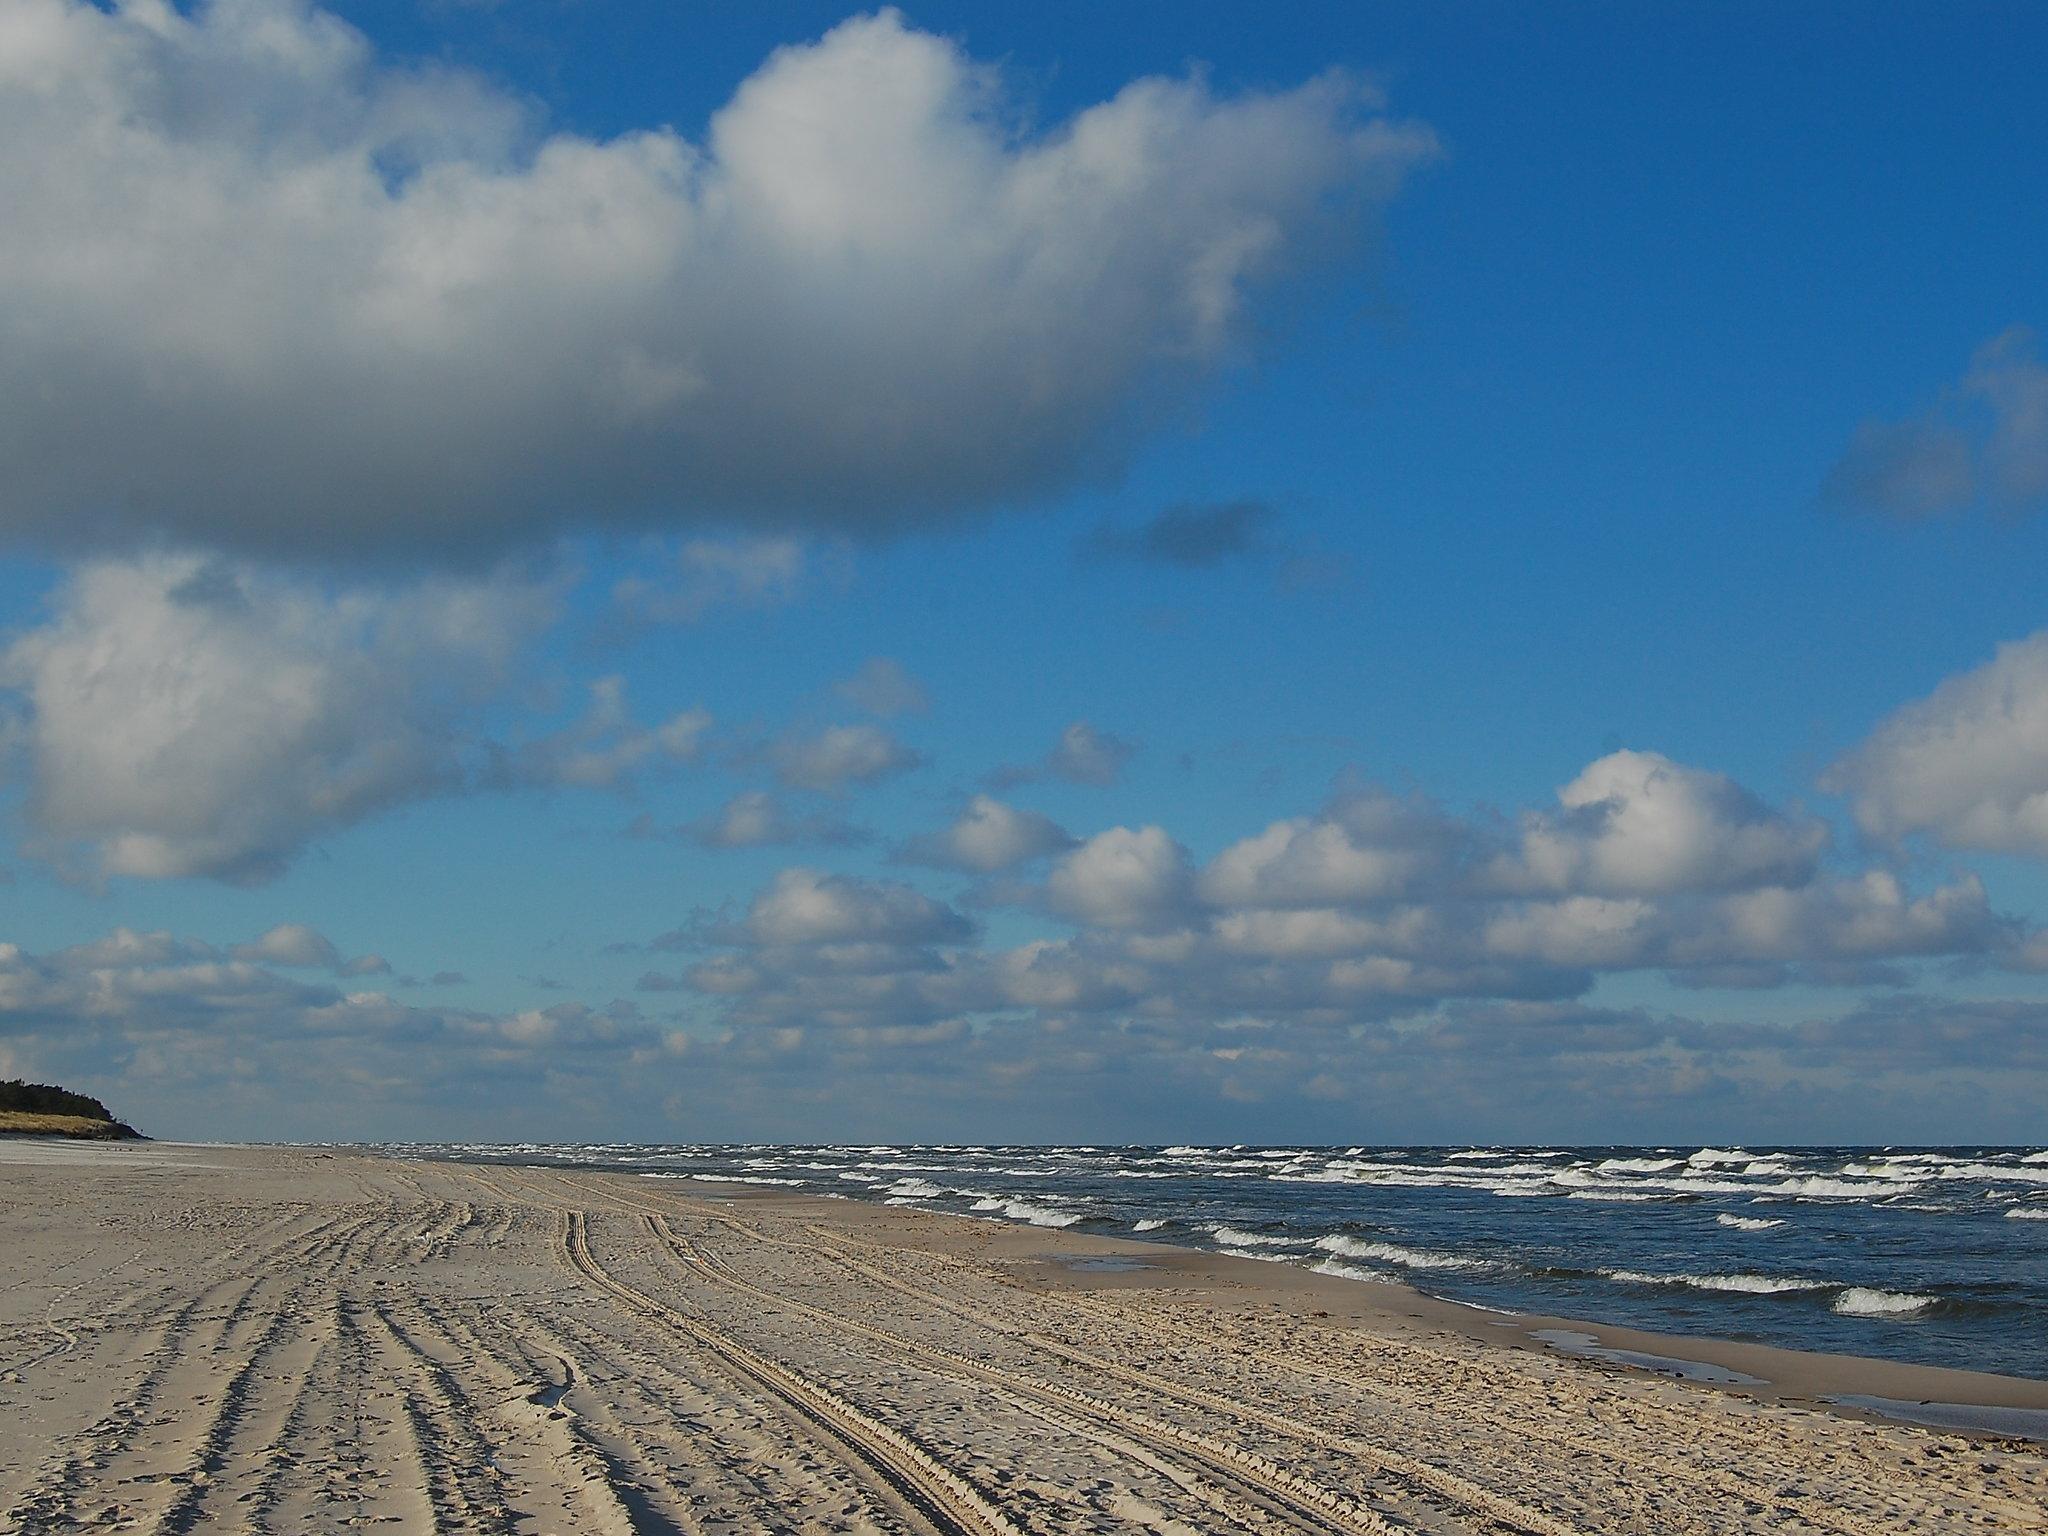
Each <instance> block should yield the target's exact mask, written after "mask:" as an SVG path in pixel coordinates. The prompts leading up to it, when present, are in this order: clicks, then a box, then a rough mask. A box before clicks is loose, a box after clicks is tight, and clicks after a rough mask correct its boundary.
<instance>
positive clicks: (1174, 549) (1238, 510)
mask: <svg viewBox="0 0 2048 1536" xmlns="http://www.w3.org/2000/svg"><path fill="white" fill-rule="evenodd" d="M1273 521H1274V513H1273V509H1272V508H1271V507H1270V506H1268V505H1267V504H1266V503H1265V502H1263V501H1254V500H1251V499H1248V498H1247V499H1241V500H1238V501H1222V502H1214V503H1210V504H1207V505H1195V504H1192V503H1181V504H1179V505H1176V506H1171V507H1167V508H1166V509H1164V510H1163V511H1161V512H1159V513H1157V514H1156V515H1155V516H1153V517H1152V518H1150V519H1149V520H1148V521H1146V522H1143V523H1140V524H1138V525H1137V526H1136V527H1134V528H1119V527H1115V526H1112V525H1108V524H1105V525H1104V526H1102V527H1100V528H1098V529H1096V530H1095V532H1094V533H1092V534H1090V535H1089V536H1088V537H1087V538H1086V539H1085V540H1083V541H1082V544H1081V553H1082V554H1083V555H1084V556H1087V557H1089V558H1091V559H1097V560H1134V561H1138V562H1140V563H1142V564H1146V565H1166V566H1183V567H1199V566H1211V565H1222V564H1224V563H1225V562H1227V561H1230V560H1241V559H1244V558H1245V557H1247V556H1250V555H1256V554H1260V553H1263V552H1264V551H1265V550H1266V548H1267V539H1268V537H1269V534H1270V532H1271V528H1272V524H1273Z"/></svg>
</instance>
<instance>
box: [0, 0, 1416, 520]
mask: <svg viewBox="0 0 2048 1536" xmlns="http://www.w3.org/2000/svg"><path fill="white" fill-rule="evenodd" d="M1377 111H1378V104H1377V102H1376V101H1375V100H1374V98H1373V96H1372V94H1371V92H1369V91H1368V90H1366V89H1365V88H1363V87H1362V86H1361V85H1360V84H1359V83H1358V82H1356V81H1352V80H1349V79H1345V78H1340V77H1336V76H1327V77H1322V78H1318V79H1316V80H1313V81H1311V82H1309V83H1307V84H1305V85H1302V86H1299V87H1296V88H1294V89H1291V90H1282V91H1277V92H1272V93H1249V94H1244V95H1237V96H1224V95H1220V94H1218V93H1217V92H1216V91H1214V90H1212V89H1211V88H1210V87H1209V86H1208V85H1207V84H1205V83H1204V82H1203V80H1202V79H1201V78H1200V77H1199V76H1192V77H1189V78H1184V79H1143V80H1138V81H1135V82H1133V83H1132V84H1130V85H1128V86H1126V87H1125V88H1124V89H1123V90H1121V91H1119V92H1118V93H1117V94H1116V95H1115V96H1114V97H1113V98H1112V99H1110V100H1108V101H1105V102H1103V103H1100V104H1099V105H1096V106H1094V107H1091V108H1089V109H1087V110H1085V111H1083V112H1081V113H1079V114H1078V115H1076V116H1074V117H1073V118H1071V119H1069V120H1067V121H1064V122H1058V123H1054V124H1052V125H1050V126H1049V127H1047V128H1046V129H1045V130H1044V131H1041V132H1032V133H1027V132H1021V131H1020V130H1019V128H1018V124H1019V122H1020V121H1021V120H1022V118H1023V115H1024V114H1023V111H1022V110H1021V109H1020V108H1018V107H1017V106H1016V105H1015V104H1013V103H1012V102H1011V101H1010V100H1009V99H1008V98H1007V97H1006V95H1005V92H1004V89H1003V86H1002V83H1001V81H1000V79H999V78H998V75H997V72H996V71H994V70H993V69H991V68H988V67H985V66H982V65H979V64H977V63H975V62H974V61H972V60H971V59H969V58H968V57H967V55H966V54H965V53H963V52H962V51H961V49H960V48H959V47H958V46H956V45H955V44H953V43H951V42H948V41H946V40H943V39H940V38H937V37H933V36H930V35H927V34H924V33H920V32H917V31H915V30H913V29H912V28H910V27H909V26H908V25H907V24H906V23H905V22H904V21H903V19H902V18H901V17H900V16H898V15H897V14H896V13H894V12H890V11H884V12H882V13H880V14H879V15H875V16H871V17H865V18H860V19H856V20H853V21H849V22H847V23H845V24H844V25H842V26H840V27H838V28H836V29H834V30H833V31H832V32H830V33H829V34H827V35H826V36H825V37H824V38H822V39H820V40H819V41H817V42H815V43H811V44H808V45H804V46H799V47H791V48H785V49H782V50H779V51H778V52H777V53H776V54H775V55H774V56H773V57H771V58H770V59H769V60H768V61H767V62H766V63H765V64H764V65H763V66H762V67H761V68H760V70H759V71H758V72H757V73H755V74H754V75H753V76H752V77H751V78H750V79H748V80H747V81H745V82H744V84H742V85H741V86H740V88H739V89H738V91H737V92H736V94H735V95H734V97H733V98H732V100H731V101H730V102H729V103H728V104H727V105H726V106H725V107H724V108H723V109H722V110H720V111H719V112H717V113H716V114H715V115H714V116H713V117H712V119H711V122H710V126H709V130H708V133H707V134H706V136H705V137H704V139H703V141H702V142H701V143H693V142H690V141H688V140H686V139H684V138H683V137H681V136H680V135H678V134H677V133H675V132H674V131H672V130H670V129H667V128H651V129H649V130H647V131H643V132H634V133H626V134H622V135H620V136H618V137H616V138H612V139H606V140H601V141H600V140H592V139H588V138H583V137H579V136H577V135H575V134H573V133H568V132H556V133H552V134H546V135H539V134H536V133H535V132H534V131H533V125H532V124H531V123H530V121H528V115H527V112H526V111H525V109H524V108H523V106H522V104H520V103H518V102H517V101H515V100H514V99H513V98H511V97H510V96H509V95H508V94H506V93H504V92H503V91H501V90H499V89H497V88H496V87H494V86H491V85H489V84H487V83H483V82H480V81H478V80H476V79H473V78H469V77H466V76H461V75H456V74H452V73H448V72H445V71H437V70H433V69H421V68H416V67H411V66H407V65H400V64H392V63H388V62H385V61H380V60H379V59H378V58H376V57H375V56H374V54H373V51H372V50H371V48H370V46H369V44H368V43H367V42H366V40H365V39H364V38H363V37H362V36H361V35H359V34H358V33H356V32H355V31H353V30H352V29H351V28H349V27H348V26H347V25H346V24H344V23H343V22H341V21H340V20H338V19H336V18H335V17H333V16H332V15H330V14H328V13H325V12H322V11H320V10H318V9H316V8H315V7H313V6H312V5H310V4H308V3H306V0H212V3H208V4H203V5H200V6H199V7H197V8H196V9H195V10H193V11H191V12H189V13H188V12H184V11H180V10H178V9H176V8H175V7H174V6H172V5H170V4H167V3H165V0H117V3H116V4H114V5H113V6H112V7H111V8H109V9H101V8H99V7H97V6H95V5H92V4H88V3H85V0H9V3H8V4H7V5H5V6H4V7H0V207H5V208H6V209H7V217H6V218H5V219H4V220H0V462H4V463H5V464H6V466H7V470H8V475H7V484H6V486H5V488H4V492H0V524H4V527H5V528H6V529H8V530H11V531H12V532H13V533H15V534H16V535H30V536H35V537H40V538H47V539H52V540H62V539H71V538H76V537H78V536H81V535H90V534H92V533H94V532H101V533H106V532H116V531H119V530H122V529H125V528H130V527H137V526H140V527H149V528H153V529H156V530H159V531H168V532H170V533H172V534H174V535H177V536H181V537H185V538H190V539H195V540H198V541H200V542H205V543H211V544H214V545H233V546H237V547H241V548H244V549H255V550H276V549H288V550H305V549H313V550H319V551H324V552H344V553H354V552H358V551H365V550H374V549H377V548H392V547H398V546H404V547H412V548H434V547H441V548H458V547H459V548H461V549H464V550H467V549H470V548H473V547H474V546H475V545H476V544H477V543H478V542H479V541H481V542H485V543H489V542H492V541H499V540H504V539H510V538H516V537H519V536H522V535H526V534H530V533H532V532H535V531H540V530H546V529H551V528H555V527H559V526H562V525H563V524H565V523H581V522H606V523H613V524H617V523H624V522H631V521H636V520H638V521H643V522H655V521H659V520H664V519H667V520H674V519H676V518H678V517H685V516H693V515H703V514H716V515H725V516H752V517H758V518H765V519H781V520H787V521H792V522H794V521H809V522H814V523H815V522H828V523H834V524H837V525H840V526H845V527H856V528H875V527H884V526H900V525H902V524H905V523H907V522H910V521H913V520H917V519H922V518H931V517H937V516H942V515H948V514H956V513H958V512H959V511H961V510H964V509H968V508H972V507H975V506H978V505H986V504H989V503H991V502H999V501H1002V500H1005V499H1008V498H1013V497H1017V496H1021V495H1025V494H1028V493H1031V492H1033V491H1035V490H1038V489H1041V488H1043V487H1045V486H1047V485H1048V484H1051V483H1055V482H1057V481H1059V480H1061V479H1063V478H1065V477H1068V476H1070V475H1072V474H1074V473H1075V472H1077V471H1081V470H1085V469H1088V468H1089V467H1091V466H1097V465H1100V464H1103V463H1104V462H1106V461H1108V460H1111V459H1113V458H1114V456H1115V454H1116V452H1117V450H1118V447H1119V443H1120V441H1121V439H1122V436H1123V429H1124V428H1126V427H1127V426H1129V425H1130V424H1131V417H1132V412H1133V410H1134V409H1137V408H1140V407H1141V406H1142V402H1143V400H1144V398H1145V396H1146V394H1147V392H1148V390H1149V389H1150V388H1151V387H1152V386H1153V385H1155V384H1157V383H1160V382H1162V381H1170V380H1175V379H1178V380H1185V379H1187V378H1189V377H1192V376H1193V375H1195V374H1197V373H1198V372H1199V371H1200V370H1201V368H1202V367H1204V366H1205V365H1207V364H1208V363H1210V362H1212V361H1213V360H1215V359H1216V358H1218V357H1219V356H1220V355H1222V354H1223V353H1224V352H1225V351H1226V349H1227V348H1228V346H1229V345H1230V343H1231V341H1232V338H1233V337H1234V336H1235V335H1236V334H1237V333H1238V330H1239V322H1240V318H1241V312H1242V309H1243V306H1244V300H1245V297H1246V294H1247V292H1248V290H1249V289H1250V288H1251V287H1252V286H1254V285H1255V284H1256V283H1258V282H1259V281H1260V280H1262V279H1264V278H1267V277H1270V276H1272V275H1273V274H1275V273H1277V272H1279V271H1281V270H1282V269H1283V268H1284V267H1285V266H1286V265H1287V264H1288V263H1289V262H1290V261H1291V260H1292V259H1293V258H1294V257H1296V256H1297V255H1298V254H1300V253H1301V252H1302V251H1303V250H1304V249H1305V248H1306V247H1308V246H1310V245H1313V244H1314V243H1315V240H1316V237H1317V236H1318V234H1319V232H1320V231H1321V230H1323V229H1325V228H1326V227H1328V226H1329V225H1330V224H1331V223H1332V221H1333V217H1334V216H1337V215H1344V214H1347V213H1348V212H1349V211H1355V210H1357V209H1359V208H1360V207H1368V208H1369V207H1370V206H1372V205H1374V204H1376V203H1378V202H1379V201H1382V200H1383V199H1384V198H1385V197H1387V196H1388V195H1390V194H1391V192H1392V191H1393V189H1394V187H1395V186H1396V184H1397V183H1398V181H1399V180H1400V178H1401V176H1402V174H1403V173H1404V172H1405V171H1406V170H1408V169H1409V168H1410V167H1412V166H1414V165H1415V164H1416V163H1417V162H1418V160H1420V159H1423V158H1425V157H1426V156H1428V155H1429V154H1430V153H1431V141H1430V138H1429V136H1428V134H1427V132H1426V131H1424V130H1421V129H1418V128H1414V127H1409V126H1402V125H1398V124H1392V123H1389V122H1388V121H1387V120H1385V119H1384V118H1382V117H1379V116H1377V115H1376V113H1377ZM1336 222H1339V223H1341V222H1344V220H1342V219H1339V220H1337V221H1336ZM1140 413H1141V414H1142V411H1140Z"/></svg>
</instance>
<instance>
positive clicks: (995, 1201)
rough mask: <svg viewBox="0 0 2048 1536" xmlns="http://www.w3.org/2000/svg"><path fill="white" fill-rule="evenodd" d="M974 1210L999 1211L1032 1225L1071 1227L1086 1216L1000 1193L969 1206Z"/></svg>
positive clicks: (1014, 1219)
mask: <svg viewBox="0 0 2048 1536" xmlns="http://www.w3.org/2000/svg"><path fill="white" fill-rule="evenodd" d="M970 1209H972V1210H976V1211H1000V1212H1001V1213H1002V1214H1003V1215H1005V1216H1007V1217H1009V1218H1010V1219H1011V1220H1012V1221H1023V1222H1029V1223H1030V1224H1031V1225H1032V1226H1034V1227H1071V1226H1072V1225H1073V1224H1074V1223H1075V1222H1077V1221H1086V1220H1087V1219H1088V1218H1087V1217H1085V1216H1082V1215H1078V1214H1077V1213H1075V1212H1073V1211H1062V1210H1058V1209H1055V1208H1054V1207H1052V1206H1050V1205H1034V1204H1033V1203H1032V1202H1031V1201H1029V1200H1011V1199H1006V1198H1005V1197H1004V1196H1002V1195H987V1196H984V1197H983V1198H982V1199H979V1200H977V1201H975V1202H974V1204H973V1205H972V1206H971V1207H970Z"/></svg>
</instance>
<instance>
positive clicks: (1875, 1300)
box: [1834, 1285, 1934, 1317]
mask: <svg viewBox="0 0 2048 1536" xmlns="http://www.w3.org/2000/svg"><path fill="white" fill-rule="evenodd" d="M1933 1305H1934V1298H1933V1297H1932V1296H1913V1295H1908V1294H1907V1293H1906V1292H1904V1291H1877V1290H1872V1289H1870V1288H1869V1287H1868V1286H1861V1285H1851V1286H1846V1287H1844V1288H1843V1291H1842V1294H1841V1295H1839V1296H1837V1297H1836V1298H1835V1301H1834V1309H1835V1311H1837V1312H1839V1313H1841V1314H1842V1315H1843V1316H1844V1317H1910V1316H1912V1315H1913V1314H1914V1313H1916V1312H1924V1311H1926V1310H1927V1309H1928V1308H1929V1307H1931V1306H1933Z"/></svg>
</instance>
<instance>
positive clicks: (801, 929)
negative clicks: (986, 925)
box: [745, 869, 974, 946]
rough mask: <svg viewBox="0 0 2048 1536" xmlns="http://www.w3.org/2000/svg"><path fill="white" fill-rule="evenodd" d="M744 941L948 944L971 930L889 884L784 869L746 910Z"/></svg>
mask: <svg viewBox="0 0 2048 1536" xmlns="http://www.w3.org/2000/svg"><path fill="white" fill-rule="evenodd" d="M745 927H746V933H747V936H748V937H749V938H750V939H751V940H753V942H755V943H757V944H764V945H776V946H795V945H814V944H848V943H867V944H883V945H917V944H941V943H953V942H958V941H960V940H963V939H966V938H968V937H970V936H971V935H972V933H973V931H974V930H973V925H972V924H970V923H969V922H968V921H967V919H966V918H964V917H962V916H961V915H960V914H959V913H957V912H955V911H954V910H953V909H952V908H951V907H948V906H947V905H945V903H943V902H938V901H934V900H932V899H931V898H930V897H929V896H926V895H924V894H922V893H921V892H919V891H917V890H915V889H914V888H912V887H910V886H908V885H904V884H901V883H900V882H897V881H892V880H862V879H858V878H856V877H854V876H851V875H828V874H824V873H822V872H820V871H818V870H815V869H785V870H784V871H782V873H781V874H779V875H777V876H776V877H775V879H774V881H773V883H772V884H770V885H769V886H768V888H767V889H766V890H763V891H761V892H760V893H759V894H758V895H756V896H755V897H754V900H753V902H752V903H751V904H750V905H749V907H748V908H747V916H746V924H745Z"/></svg>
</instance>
